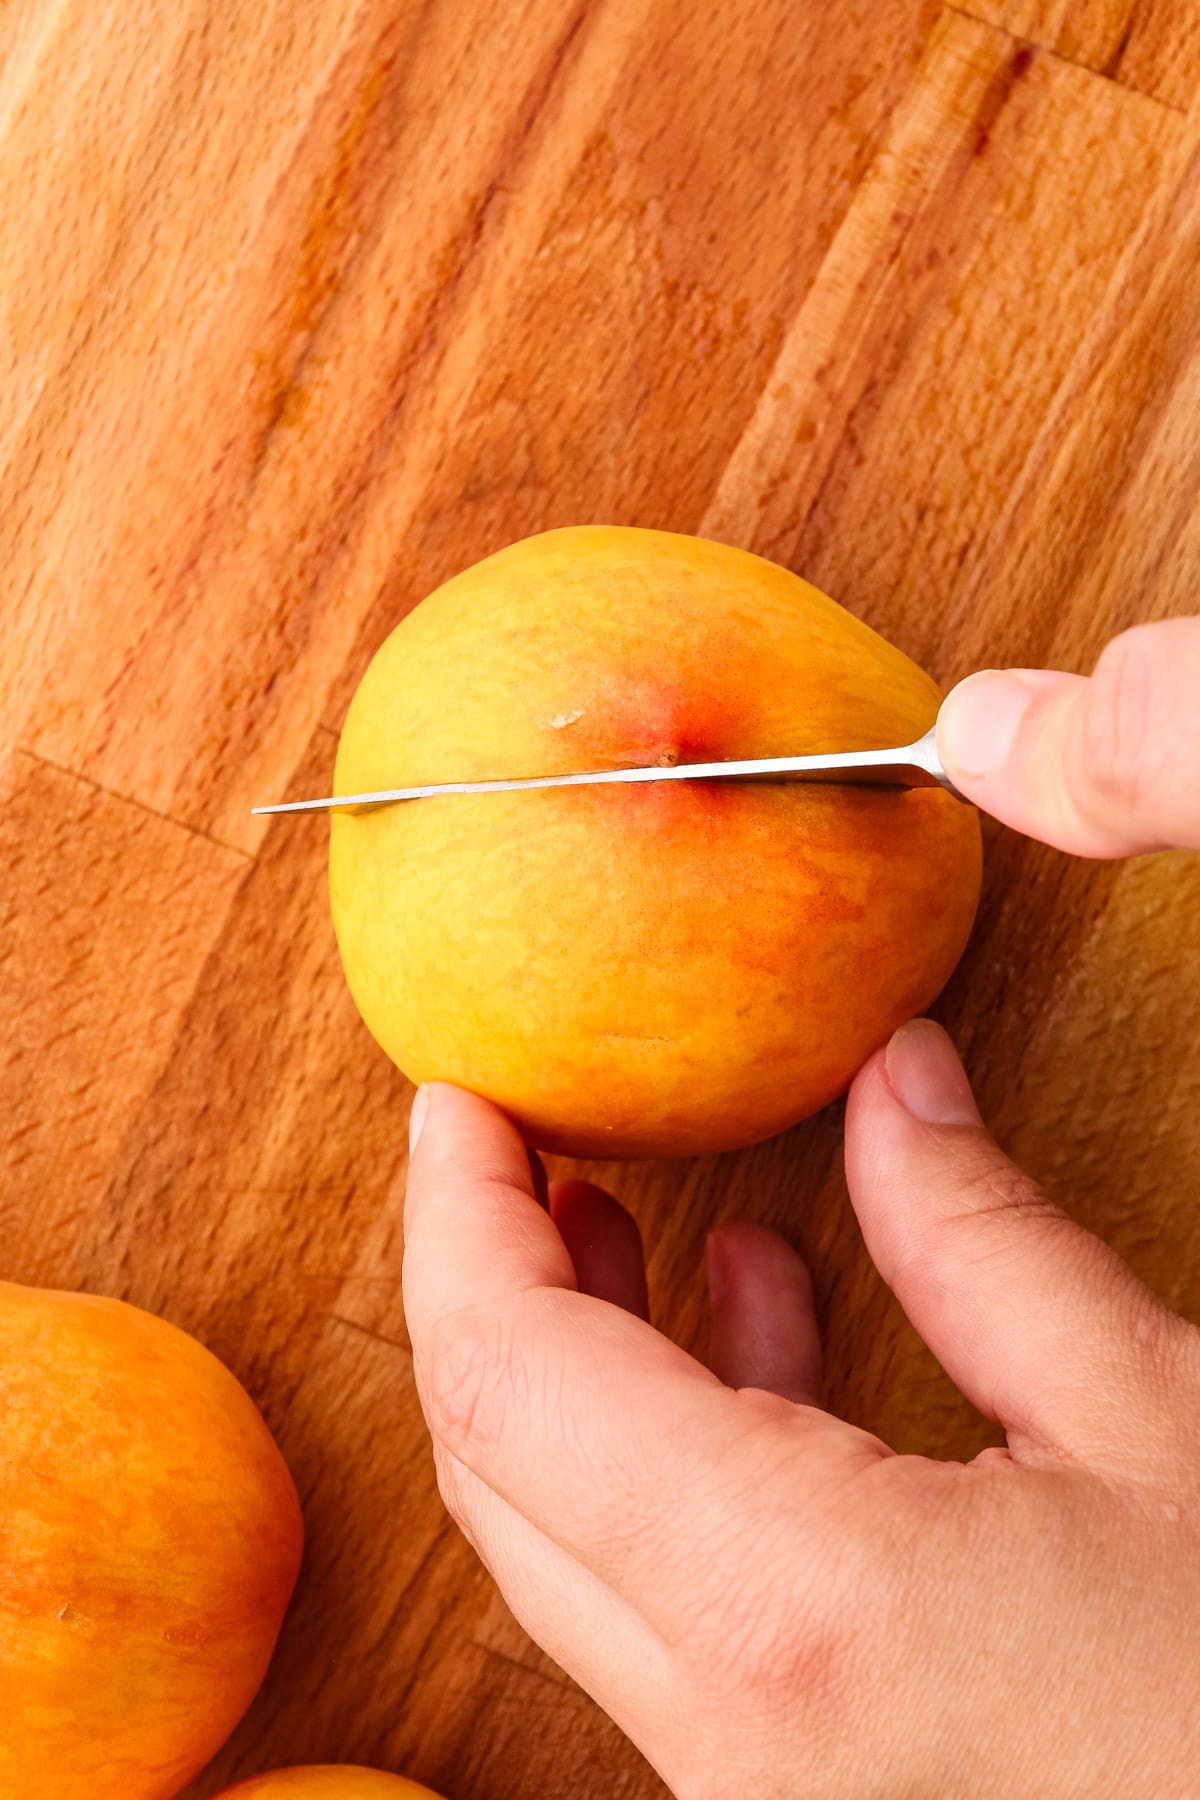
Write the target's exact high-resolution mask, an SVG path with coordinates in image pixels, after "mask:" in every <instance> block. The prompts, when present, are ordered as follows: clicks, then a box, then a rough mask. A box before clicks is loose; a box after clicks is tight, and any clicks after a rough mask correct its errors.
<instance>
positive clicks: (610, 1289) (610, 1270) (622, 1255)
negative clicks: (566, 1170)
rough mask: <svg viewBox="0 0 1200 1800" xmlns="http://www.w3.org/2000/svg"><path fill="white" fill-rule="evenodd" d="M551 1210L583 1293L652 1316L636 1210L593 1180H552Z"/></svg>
mask: <svg viewBox="0 0 1200 1800" xmlns="http://www.w3.org/2000/svg"><path fill="white" fill-rule="evenodd" d="M549 1210H550V1217H551V1218H552V1219H553V1221H554V1224H555V1225H556V1226H557V1228H558V1232H559V1235H560V1236H561V1238H562V1240H563V1243H564V1244H565V1245H566V1247H567V1253H568V1254H569V1256H570V1258H571V1261H572V1263H573V1264H574V1266H575V1275H576V1279H577V1281H578V1284H579V1291H580V1292H581V1293H583V1294H590V1295H592V1297H593V1298H594V1299H597V1300H607V1301H609V1302H610V1303H611V1304H612V1305H614V1306H620V1307H622V1308H623V1309H624V1310H625V1311H626V1312H631V1313H634V1314H635V1315H636V1316H637V1317H638V1318H639V1319H648V1318H649V1316H650V1302H649V1294H648V1290H647V1285H646V1259H645V1253H644V1251H643V1247H642V1234H641V1230H640V1229H639V1227H638V1223H637V1220H636V1219H635V1218H634V1217H633V1215H632V1213H630V1212H629V1211H628V1210H627V1209H626V1208H625V1207H623V1206H622V1205H621V1203H620V1201H619V1200H614V1198H613V1196H612V1195H611V1194H609V1193H606V1192H605V1190H604V1189H603V1188H600V1187H596V1186H595V1185H594V1183H592V1182H590V1181H555V1182H552V1183H551V1185H550V1190H549Z"/></svg>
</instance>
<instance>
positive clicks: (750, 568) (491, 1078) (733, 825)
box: [331, 526, 980, 1156]
mask: <svg viewBox="0 0 1200 1800" xmlns="http://www.w3.org/2000/svg"><path fill="white" fill-rule="evenodd" d="M938 700H939V695H938V690H937V688H936V687H935V685H934V683H933V682H932V681H931V680H930V679H929V677H928V676H927V675H925V674H924V673H922V671H921V670H920V669H919V668H917V667H916V665H915V664H914V663H912V662H910V661H909V660H908V658H907V657H905V656H903V655H902V654H901V653H900V651H898V650H896V649H895V648H893V646H892V645H890V644H888V643H886V642H885V641H884V640H883V639H882V638H881V637H879V636H877V635H876V633H874V632H873V631H871V630H869V629H868V628H867V627H866V626H865V625H863V624H862V623H861V622H860V621H859V620H857V619H856V618H854V617H853V616H852V615H851V614H850V613H848V612H846V611H845V610H844V609H843V608H842V607H840V606H838V605H837V604H836V603H835V602H834V601H832V600H830V599H828V598H827V597H826V596H825V595H823V594H821V593H818V592H817V590H816V589H815V588H813V587H810V586H809V585H808V584H807V583H806V582H804V581H801V580H800V579H799V578H798V577H797V576H795V575H793V574H790V573H789V572H788V571H787V570H785V569H781V568H779V567H777V566H776V565H774V564H772V563H769V562H765V561H763V560H762V559H761V558H759V557H755V556H750V555H748V554H746V553H745V552H742V551H739V550H733V549H729V548H728V547H726V546H724V545H720V544H713V543H707V542H705V541H703V540H701V539H697V538H687V537H679V536H675V535H672V534H668V533H665V532H656V531H637V530H631V529H624V528H615V527H604V526H595V527H580V528H574V529H569V530H562V531H554V532H549V533H546V534H545V535H543V536H541V537H536V538H530V539H528V540H526V541H525V542H523V543H519V544H515V545H513V546H511V547H510V548H509V549H507V550H503V551H501V552H500V553H499V554H498V555H496V556H493V557H490V558H489V559H488V560H487V561H486V562H482V563H480V564H478V565H477V566H476V567H474V568H471V569H468V570H467V571H466V572H465V573H464V574H462V575H459V576H457V577H456V578H455V579H454V580H452V581H449V582H447V583H446V585H445V586H444V587H442V588H440V589H439V590H438V591H437V592H436V593H435V594H433V595H432V596H431V597H430V598H429V599H427V600H426V601H424V602H423V603H422V604H421V605H420V606H418V607H417V608H415V610H414V611H413V612H412V613H410V614H409V616H408V617H407V618H405V619H404V620H403V621H402V622H401V624H400V625H399V626H397V628H396V629H395V631H393V633H392V634H391V636H390V637H389V638H388V639H387V641H386V642H385V643H384V644H383V646H382V647H381V649H380V650H379V652H378V653H377V655H376V656H375V658H374V660H373V662H372V663H371V665H370V667H369V669H368V670H367V673H366V675H365V676H364V678H363V681H362V683H361V685H360V687H359V690H358V692H357V694H356V695H355V697H354V700H353V702H352V704H351V707H350V711H349V715H348V717H347V720H346V724H345V729H344V730H343V733H342V738H341V744H340V747H339V751H338V759H337V769H336V774H335V782H336V786H335V792H338V793H343V794H345V793H355V792H361V791H363V790H366V789H373V788H381V787H394V786H402V785H407V784H416V783H419V782H438V781H451V780H455V779H461V780H469V779H480V778H487V777H493V776H519V775H543V774H559V773H569V772H570V771H572V770H587V769H600V768H607V767H617V766H623V765H624V766H627V765H631V764H640V763H658V762H694V761H706V760H719V759H725V758H732V757H752V756H772V755H783V754H787V753H793V752H794V753H802V752H807V751H818V750H828V749H840V750H847V749H859V748H868V747H879V746H882V745H886V744H896V743H903V742H907V741H910V740H912V739H913V738H915V737H917V736H919V735H920V734H921V733H922V732H924V731H925V730H926V729H927V728H928V727H929V726H930V725H931V724H932V722H933V720H934V718H935V716H936V712H937V706H938ZM979 875H980V840H979V826H978V820H977V818H976V815H975V814H974V812H973V811H972V810H971V809H970V808H968V807H966V806H964V805H963V804H962V803H961V802H959V801H957V800H955V799H953V798H952V797H951V796H949V795H947V794H946V793H944V792H942V791H941V790H935V789H929V788H925V789H919V790H912V791H901V790H897V789H881V788H866V787H851V786H846V785H841V786H832V785H823V786H815V785H801V784H799V783H794V782H793V783H788V782H769V783H759V782H754V783H751V782H723V781H717V782H707V781H706V782H693V781H688V782H666V783H654V784H647V785H645V786H613V787H600V788H582V789H570V790H565V791H564V790H559V791H554V790H550V791H540V792H523V793H516V794H490V795H479V796H443V797H439V798H436V799H431V800H419V801H412V802H408V803H405V804H401V805H398V806H393V807H389V808H385V809H381V810H377V811H373V812H363V813H341V814H335V815H334V817H333V820H332V840H331V896H332V905H333V917H334V923H335V927H336V931H337V936H338V942H339V944H340V947H341V953H342V960H343V963H344V966H345V970H346V975H347V978H348V980H349V983H350V987H351V990H352V992H353V994H354V998H355V1000H356V1001H357V1003H358V1006H359V1008H360V1010H361V1012H362V1015H363V1017H364V1019H365V1020H366V1022H367V1024H368V1026H369V1027H370V1029H371V1031H372V1032H373V1033H374V1035H375V1036H376V1038H377V1039H378V1040H379V1042H380V1044H382V1046H383V1048H384V1049H385V1050H386V1051H387V1053H388V1054H389V1056H391V1057H392V1058H393V1060H394V1061H395V1062H396V1063H398V1064H399V1066H400V1067H401V1068H402V1069H403V1070H405V1072H406V1073H407V1074H408V1075H410V1076H411V1077H412V1078H413V1079H414V1080H427V1079H438V1080H443V1081H451V1082H456V1083H458V1084H460V1085H461V1086H464V1087H468V1088H472V1089H474V1090H475V1091H477V1092H478V1093H481V1094H484V1095H486V1096H488V1097H489V1098H490V1099H492V1100H494V1101H496V1102H498V1103H499V1104H500V1105H501V1106H503V1107H504V1108H505V1109H506V1110H507V1111H508V1112H509V1113H510V1114H511V1115H512V1116H513V1117H514V1118H515V1119H516V1120H517V1121H518V1123H519V1124H520V1125H521V1126H522V1128H523V1129H524V1130H525V1132H526V1133H527V1135H528V1137H529V1138H530V1140H531V1141H532V1142H533V1143H535V1144H537V1145H539V1146H541V1147H543V1148H548V1149H552V1150H565V1151H571V1152H575V1153H578V1154H585V1155H589V1156H636V1155H682V1154H688V1153H692V1152H697V1151H707V1150H718V1149H725V1148H730V1147H733V1146H735V1145H739V1144H746V1143H750V1142H753V1141H754V1140H756V1139H759V1138H762V1137H766V1136H769V1135H770V1134H771V1133H772V1132H776V1131H779V1130H781V1129H782V1128H783V1127H784V1126H787V1125H790V1124H791V1123H793V1122H794V1121H795V1120H797V1119H800V1118H802V1117H804V1116H805V1115H806V1114H808V1113H811V1112H813V1111H815V1110H816V1109H817V1108H818V1107H821V1106H823V1105H824V1104H825V1103H826V1102H827V1101H829V1100H831V1099H833V1098H834V1096H835V1095H837V1094H839V1093H840V1092H841V1091H842V1090H843V1089H844V1088H845V1087H846V1085H847V1083H848V1082H849V1080H850V1078H851V1076H852V1075H853V1074H854V1072H855V1070H856V1069H857V1068H858V1067H859V1066H860V1064H861V1063H862V1062H863V1061H864V1060H865V1058H866V1057H867V1056H868V1055H869V1054H870V1053H871V1051H872V1050H874V1049H875V1048H876V1046H877V1045H879V1044H880V1043H881V1042H883V1041H884V1039H885V1038H886V1037H887V1035H888V1034H889V1032H890V1031H891V1030H892V1029H893V1028H894V1027H895V1026H897V1025H898V1024H900V1023H901V1022H902V1021H903V1020H904V1019H905V1018H908V1017H910V1016H911V1015H912V1014H914V1013H916V1012H918V1011H920V1010H921V1009H922V1008H923V1007H925V1006H926V1005H927V1004H928V1002H929V1001H931V1000H932V999H933V997H934V996H935V994H936V993H937V992H938V990H939V989H940V988H941V986H942V985H943V983H944V982H945V980H946V978H947V976H948V975H949V973H950V971H951V969H952V968H953V967H954V965H955V963H956V961H957V960H958V957H959V955H960V954H961V952H962V949H963V946H964V944H965V943H966V939H967V935H968V933H969V931H970V927H971V921H972V918H973V915H974V912H975V905H976V900H977V897H978V890H979Z"/></svg>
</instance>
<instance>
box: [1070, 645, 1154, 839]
mask: <svg viewBox="0 0 1200 1800" xmlns="http://www.w3.org/2000/svg"><path fill="white" fill-rule="evenodd" d="M1159 673H1160V670H1159V656H1158V647H1157V644H1156V641H1155V639H1154V636H1153V633H1152V631H1151V630H1149V629H1148V628H1147V627H1145V626H1137V627H1135V628H1134V629H1133V630H1132V631H1124V632H1122V633H1121V635H1120V636H1119V637H1115V638H1113V640H1112V641H1111V643H1109V644H1108V645H1107V646H1106V647H1105V649H1104V651H1103V653H1102V654H1101V657H1100V660H1099V662H1098V663H1097V664H1096V670H1095V673H1094V675H1093V676H1092V679H1091V681H1090V683H1089V684H1088V690H1087V698H1086V701H1085V703H1084V706H1083V709H1082V714H1081V723H1080V744H1079V748H1080V760H1081V765H1082V767H1081V775H1082V779H1083V781H1084V783H1085V784H1086V789H1087V793H1088V794H1089V795H1090V796H1092V797H1093V798H1094V799H1095V800H1096V801H1098V802H1099V803H1100V804H1102V805H1109V806H1111V805H1118V806H1122V807H1125V808H1127V809H1130V810H1136V808H1137V807H1138V805H1139V804H1140V802H1141V800H1142V799H1143V797H1144V796H1145V793H1146V790H1147V784H1148V783H1149V782H1150V781H1151V780H1152V779H1153V777H1154V774H1155V773H1156V771H1155V768H1154V758H1153V743H1154V738H1153V726H1154V717H1155V693H1156V690H1157V686H1158V677H1159Z"/></svg>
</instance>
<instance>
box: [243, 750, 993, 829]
mask: <svg viewBox="0 0 1200 1800" xmlns="http://www.w3.org/2000/svg"><path fill="white" fill-rule="evenodd" d="M630 781H831V782H835V783H836V782H868V783H878V784H881V785H883V786H887V787H902V788H916V787H940V788H944V789H945V790H946V792H947V793H948V794H953V795H954V798H955V799H956V800H962V799H963V798H964V796H963V795H962V794H960V793H959V792H958V789H957V788H956V787H954V786H953V784H952V783H951V781H950V778H949V777H948V775H947V774H946V771H945V769H943V767H942V763H941V758H940V757H939V755H938V751H937V741H936V736H935V732H934V731H933V730H930V731H927V732H926V733H925V736H924V737H922V738H918V739H917V741H916V743H915V744H901V745H899V746H898V747H897V748H896V749H892V750H848V751H837V752H830V753H828V754H822V755H820V756H760V757H753V758H751V759H750V760H749V761H746V762H705V763H668V764H665V765H663V766H661V767H659V766H655V767H653V768H648V769H595V770H591V771H589V772H587V773H585V774H582V775H531V776H527V777H523V778H521V779H519V780H516V781H440V782H434V783H432V784H431V785H430V786H427V787H406V788H385V789H382V790H381V791H380V792H378V793H373V794H334V795H331V796H330V797H329V798H328V799H326V800H285V801H283V802H282V803H281V804H280V805H278V806H253V807H251V809H250V810H251V812H254V813H302V812H366V811H368V810H369V809H370V808H372V807H376V806H394V805H395V804H396V803H397V802H398V801H400V800H434V799H437V798H438V797H439V796H440V795H443V794H511V793H516V792H518V791H520V790H521V789H523V788H565V787H606V786H608V785H609V784H610V783H613V782H630Z"/></svg>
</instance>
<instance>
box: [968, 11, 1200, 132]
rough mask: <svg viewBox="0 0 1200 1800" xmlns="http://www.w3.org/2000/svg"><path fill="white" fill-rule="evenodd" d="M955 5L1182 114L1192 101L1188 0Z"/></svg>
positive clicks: (1197, 54) (1194, 17)
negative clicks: (1151, 96) (1149, 96)
mask: <svg viewBox="0 0 1200 1800" xmlns="http://www.w3.org/2000/svg"><path fill="white" fill-rule="evenodd" d="M960 10H961V11H963V12H965V13H969V14H971V15H973V16H974V17H975V18H977V19H983V20H986V21H987V22H988V23H989V24H992V25H1000V26H1003V27H1004V28H1005V30H1007V31H1010V32H1012V33H1013V35H1014V36H1016V37H1020V38H1023V39H1025V40H1027V41H1028V42H1030V43H1033V44H1036V45H1038V46H1039V47H1040V48H1042V49H1045V50H1053V51H1054V52H1055V54H1056V55H1058V56H1060V57H1062V58H1064V59H1065V60H1066V61H1067V62H1075V63H1079V64H1080V65H1081V67H1083V68H1085V69H1091V70H1093V71H1094V72H1095V73H1096V74H1098V75H1104V76H1106V77H1108V78H1109V79H1110V80H1113V81H1116V82H1119V83H1120V84H1121V85H1122V86H1123V87H1130V88H1134V89H1136V90H1137V91H1139V92H1141V93H1143V94H1153V95H1154V96H1155V97H1156V98H1157V99H1159V100H1162V101H1164V102H1165V103H1166V104H1167V105H1169V106H1175V107H1178V108H1179V110H1180V111H1182V112H1186V111H1187V110H1188V108H1189V107H1190V106H1191V105H1192V104H1193V103H1194V102H1195V99H1196V87H1197V81H1198V79H1200V13H1198V12H1197V10H1196V8H1195V6H1194V5H1193V4H1192V0H1085V3H1084V4H1082V5H1081V4H1079V0H964V3H963V5H962V7H961V9H960Z"/></svg>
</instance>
